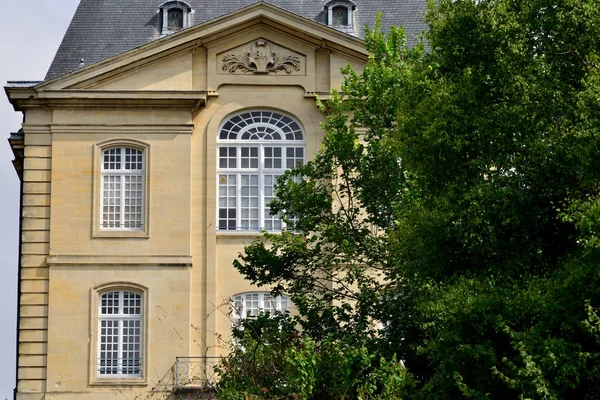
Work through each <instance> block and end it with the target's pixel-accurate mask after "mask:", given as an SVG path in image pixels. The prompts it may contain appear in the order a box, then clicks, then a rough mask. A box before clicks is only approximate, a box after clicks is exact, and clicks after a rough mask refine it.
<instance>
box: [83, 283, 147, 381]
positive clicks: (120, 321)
mask: <svg viewBox="0 0 600 400" xmlns="http://www.w3.org/2000/svg"><path fill="white" fill-rule="evenodd" d="M125 293H128V294H132V295H135V296H139V299H135V300H137V303H138V304H137V305H134V306H133V307H134V308H136V309H139V312H138V313H125V312H124V308H125V307H124V305H125V301H124V300H125ZM108 294H113V295H114V294H117V300H118V307H117V313H104V312H103V309H108V308H109V307H108V306H107V305H106V304H104V303H103V297H104V296H105V295H108ZM107 300H108V299H107ZM144 301H145V298H144V293H143V292H140V291H138V290H134V289H109V290H104V291H102V292H100V293H98V332H97V349H96V350H97V353H96V368H95V371H96V378H97V379H98V380H105V379H107V380H110V379H120V378H142V377H143V376H144V368H145V366H144V363H145V360H144V354H145V347H144V346H145V332H144V331H145V329H144V313H145V303H144ZM130 307H131V306H130ZM103 322H110V323H112V324H114V323H116V329H117V342H116V346H117V350H116V353H117V365H116V366H112V365H103V360H106V361H110V360H114V358H112V357H105V358H103V357H102V354H103V352H104V351H107V349H106V348H103V345H104V346H106V345H107V344H109V345H110V344H115V342H114V341H110V342H109V343H103V337H104V336H106V331H105V332H104V334H103V329H104V330H106V329H109V328H107V327H103V326H102V325H103ZM129 322H134V323H136V326H135V327H133V329H139V333H137V332H134V334H133V336H137V337H139V340H138V342H137V343H135V342H134V343H133V344H134V345H135V344H137V350H133V351H134V352H138V354H139V357H137V358H127V359H131V360H133V361H137V363H135V364H134V365H133V366H123V360H124V359H125V357H123V356H124V353H126V352H127V351H131V350H129V349H125V348H124V346H125V343H126V342H127V341H126V340H125V336H126V335H125V329H132V328H131V327H125V324H126V323H129ZM131 336H132V335H128V339H129V338H131ZM129 343H131V342H129ZM112 351H114V350H112ZM128 368H131V369H135V370H136V372H134V373H124V372H123V371H124V370H125V369H128ZM111 369H112V370H116V371H117V372H116V373H105V372H106V371H107V370H111Z"/></svg>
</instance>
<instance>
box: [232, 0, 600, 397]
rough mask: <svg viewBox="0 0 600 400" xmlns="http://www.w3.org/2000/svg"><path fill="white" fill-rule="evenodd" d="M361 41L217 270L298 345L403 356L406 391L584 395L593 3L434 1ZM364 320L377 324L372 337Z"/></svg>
mask: <svg viewBox="0 0 600 400" xmlns="http://www.w3.org/2000/svg"><path fill="white" fill-rule="evenodd" d="M427 21H428V24H429V31H428V32H427V34H426V40H425V43H426V45H424V44H421V45H419V46H416V47H414V48H412V49H409V48H407V47H406V46H405V36H404V33H403V31H402V30H401V29H395V28H394V29H391V31H390V32H389V33H388V34H383V33H382V32H381V30H380V29H379V26H378V25H377V26H375V27H374V29H373V30H368V31H367V36H366V46H367V49H368V50H369V52H370V53H371V56H370V57H369V61H368V64H367V65H366V66H365V68H364V71H363V72H361V73H358V72H355V71H352V70H351V69H350V68H346V69H345V70H344V74H345V77H346V79H345V82H344V84H343V86H342V89H341V93H333V94H332V96H331V98H330V99H329V100H328V101H327V102H326V104H321V105H320V106H321V107H322V109H323V111H324V112H326V113H327V122H326V123H325V124H324V129H325V132H326V133H325V138H324V141H323V145H322V148H321V150H320V151H319V153H318V154H317V155H316V157H315V158H314V160H313V161H310V162H309V163H307V164H306V165H305V166H302V167H300V168H297V169H295V170H293V171H291V172H289V173H286V175H284V177H283V178H282V179H281V181H280V184H279V185H278V187H277V200H275V201H274V203H273V204H272V210H273V211H274V212H281V213H283V215H284V216H285V217H286V218H288V219H292V218H297V222H296V230H294V231H289V232H283V233H282V234H281V235H272V234H266V236H267V238H268V239H269V244H264V242H262V241H256V242H254V243H253V244H251V245H249V246H248V247H247V248H246V249H245V253H244V254H243V255H241V256H240V260H238V261H236V263H235V265H236V267H237V268H238V269H239V271H240V272H241V273H243V274H244V275H245V276H246V277H247V279H249V280H250V281H252V282H253V283H255V284H257V285H268V286H269V287H273V288H274V292H275V293H283V292H285V293H286V294H288V295H290V296H291V298H292V300H293V301H294V303H295V304H296V306H297V307H298V311H299V313H300V315H301V318H298V321H299V323H300V324H301V325H302V332H303V333H302V335H303V337H305V338H306V340H311V341H312V343H315V342H316V343H320V342H322V341H332V340H333V341H335V340H339V341H341V342H343V343H351V342H353V341H354V342H355V343H357V345H358V344H360V346H365V347H366V348H367V349H368V351H369V352H371V353H372V354H376V355H380V356H384V357H385V358H387V359H392V357H397V359H400V360H403V361H404V364H405V366H406V368H407V370H408V372H409V373H411V374H412V375H413V376H414V378H415V379H416V380H417V381H418V382H419V383H418V385H417V386H416V387H415V388H414V390H413V392H412V393H411V394H410V396H409V398H416V399H456V398H460V397H466V398H473V399H488V398H490V399H516V398H531V399H559V398H573V399H575V398H578V399H579V398H581V399H595V398H600V362H599V361H600V360H599V357H600V336H599V329H600V324H599V322H598V321H599V320H598V316H597V314H596V310H597V309H598V307H599V306H600V290H599V289H598V288H599V287H600V242H599V238H600V195H599V194H600V2H598V1H597V0H562V1H554V0H440V1H439V2H434V1H432V2H431V4H430V6H429V11H428V14H427ZM379 327H383V329H381V330H380V329H379Z"/></svg>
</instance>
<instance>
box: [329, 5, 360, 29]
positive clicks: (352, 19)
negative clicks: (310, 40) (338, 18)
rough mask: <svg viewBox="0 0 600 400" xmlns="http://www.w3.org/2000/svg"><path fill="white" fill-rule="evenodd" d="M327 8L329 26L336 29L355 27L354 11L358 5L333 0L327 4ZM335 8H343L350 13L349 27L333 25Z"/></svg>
mask: <svg viewBox="0 0 600 400" xmlns="http://www.w3.org/2000/svg"><path fill="white" fill-rule="evenodd" d="M325 7H326V8H327V25H329V26H332V27H335V28H352V27H353V26H354V9H355V8H356V4H355V3H354V2H352V1H348V0H346V1H344V0H332V1H330V2H328V3H326V4H325ZM335 7H343V8H345V9H346V10H347V13H348V24H347V25H334V24H333V9H334V8H335Z"/></svg>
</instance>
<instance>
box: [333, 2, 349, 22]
mask: <svg viewBox="0 0 600 400" xmlns="http://www.w3.org/2000/svg"><path fill="white" fill-rule="evenodd" d="M332 14H333V24H332V25H333V26H347V25H348V8H347V7H344V6H335V7H333V8H332Z"/></svg>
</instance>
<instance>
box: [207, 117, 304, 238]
mask: <svg viewBox="0 0 600 400" xmlns="http://www.w3.org/2000/svg"><path fill="white" fill-rule="evenodd" d="M258 113H261V114H260V115H264V116H265V117H264V118H265V119H267V118H268V119H269V122H264V121H258V122H252V118H256V115H257V114H258ZM248 115H250V116H254V117H252V118H251V117H248ZM267 116H270V117H267ZM236 117H239V118H241V121H239V120H238V119H236ZM232 120H234V121H235V120H238V122H237V123H235V124H233V125H234V127H233V128H232V129H228V128H227V127H228V126H231V124H230V121H232ZM273 121H274V122H273ZM277 124H279V125H283V128H282V127H281V126H278V125H277ZM290 126H293V127H294V128H293V129H292V128H290ZM254 129H258V130H268V131H269V132H271V133H270V134H265V135H264V137H263V138H259V137H258V134H253V133H250V132H252V131H253V130H254ZM218 132H219V133H218V136H217V157H216V159H217V166H216V167H217V183H216V186H217V216H216V218H217V221H216V226H217V231H218V232H240V231H242V232H259V231H261V230H263V229H266V230H268V231H272V232H278V231H281V230H282V229H286V228H287V226H286V224H285V222H283V221H281V219H280V218H277V216H271V215H269V213H268V210H267V209H268V207H267V204H268V203H269V202H270V201H271V199H272V198H273V197H274V193H271V190H272V189H273V188H274V186H275V182H274V181H273V180H272V179H273V178H274V177H276V176H277V177H278V176H281V175H283V173H284V172H285V171H286V170H288V169H290V168H288V166H287V163H288V161H290V162H291V163H293V164H294V167H296V166H298V165H299V164H301V165H303V164H304V163H305V162H306V141H305V133H304V129H303V128H302V125H301V124H300V122H298V121H297V120H296V119H295V118H293V117H291V116H290V115H288V114H285V113H282V112H280V111H275V110H261V109H251V110H245V111H242V112H238V113H236V114H233V115H230V116H228V117H227V118H225V119H224V121H223V122H222V123H221V126H220V127H219V131H218ZM245 134H246V135H249V136H251V138H246V139H243V138H242V136H244V135H245ZM252 137H254V138H252ZM222 149H225V151H226V152H227V153H228V154H229V151H230V150H229V149H235V157H228V156H226V158H227V160H231V161H232V162H233V163H234V164H235V166H234V167H229V165H227V166H225V167H224V166H223V165H222V163H221V161H222V160H223V158H222V156H221V152H222ZM244 149H257V152H256V158H257V164H256V165H254V166H252V165H251V161H250V158H254V157H250V156H249V157H244V155H243V151H244ZM268 149H281V154H280V162H281V165H280V167H279V168H277V167H274V166H273V165H271V167H269V166H267V165H266V164H265V161H266V160H267V157H266V156H265V153H266V152H267V150H268ZM290 150H291V151H290ZM270 151H272V152H274V151H275V150H270ZM288 151H290V152H291V153H293V155H292V156H291V157H289V156H288ZM248 152H251V150H248ZM271 158H272V160H273V161H272V162H273V163H274V162H275V161H274V160H275V158H279V157H275V156H274V153H273V157H271ZM243 159H245V160H248V161H247V162H248V165H247V166H246V167H244V164H243V161H244V160H243ZM245 177H247V178H248V179H249V180H250V181H251V180H252V178H255V177H257V178H258V179H257V181H255V182H254V183H255V185H252V184H249V185H246V186H245V185H243V183H242V182H243V179H244V178H245ZM269 181H271V182H269ZM252 186H258V193H255V194H253V193H252ZM223 187H226V188H225V191H226V192H227V193H226V194H225V195H223V190H222V189H223ZM246 187H247V188H248V191H249V193H244V189H246ZM230 189H231V190H230ZM267 190H268V191H269V193H267ZM233 191H235V193H231V192H233ZM256 197H258V203H257V206H252V204H251V203H252V199H253V198H256ZM233 200H235V201H233ZM243 200H247V201H248V206H244V204H243ZM224 202H225V206H223V203H224ZM230 202H231V203H235V205H234V206H232V205H230ZM234 208H235V217H230V216H229V211H230V210H233V209H234ZM256 208H257V210H258V214H257V215H256V216H252V211H254V209H256ZM223 210H225V212H226V213H227V216H226V217H223V216H222V215H221V214H222V211H223ZM242 210H247V211H248V213H249V215H248V217H244V216H243V215H242V214H243V213H242ZM234 219H235V224H234V225H235V226H230V225H229V222H230V221H233V220H234ZM255 219H256V220H257V221H256V222H255V224H256V226H252V224H253V223H254V220H255ZM246 222H247V226H245V225H246ZM223 223H224V224H225V226H224V225H223ZM267 225H270V226H267ZM276 226H280V228H277V227H276Z"/></svg>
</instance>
